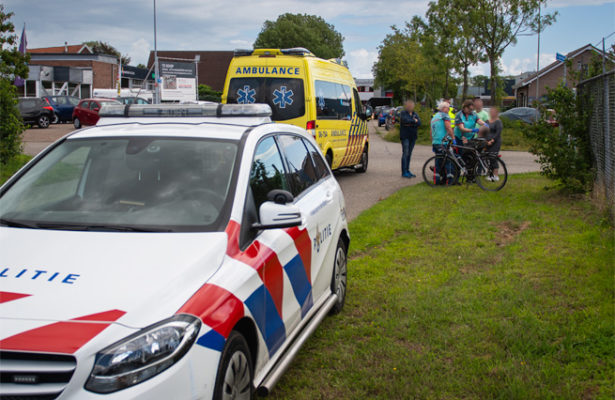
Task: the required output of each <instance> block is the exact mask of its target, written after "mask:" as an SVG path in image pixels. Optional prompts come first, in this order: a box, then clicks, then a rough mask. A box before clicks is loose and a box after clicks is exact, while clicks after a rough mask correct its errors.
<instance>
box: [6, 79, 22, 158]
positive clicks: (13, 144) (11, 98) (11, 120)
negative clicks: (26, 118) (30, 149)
mask: <svg viewBox="0 0 615 400" xmlns="http://www.w3.org/2000/svg"><path fill="white" fill-rule="evenodd" d="M24 129H25V127H24V124H23V122H22V121H21V116H20V114H19V110H18V109H17V92H16V90H15V86H13V84H12V83H11V82H10V81H9V80H8V79H4V78H3V79H0V165H5V164H7V163H8V162H9V160H11V159H13V158H14V157H15V156H17V155H18V154H19V153H21V133H22V132H23V131H24Z"/></svg>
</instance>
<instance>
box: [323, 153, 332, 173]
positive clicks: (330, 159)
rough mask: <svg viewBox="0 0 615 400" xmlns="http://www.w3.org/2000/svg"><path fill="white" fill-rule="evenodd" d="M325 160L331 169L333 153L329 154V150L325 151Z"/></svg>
mask: <svg viewBox="0 0 615 400" xmlns="http://www.w3.org/2000/svg"><path fill="white" fill-rule="evenodd" d="M325 161H326V162H327V165H328V166H329V168H331V169H333V154H331V152H330V151H328V152H327V155H326V156H325Z"/></svg>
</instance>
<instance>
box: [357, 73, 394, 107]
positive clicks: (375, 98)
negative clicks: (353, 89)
mask: <svg viewBox="0 0 615 400" xmlns="http://www.w3.org/2000/svg"><path fill="white" fill-rule="evenodd" d="M354 81H355V84H356V85H357V91H358V92H359V98H360V99H361V102H362V103H363V104H367V105H370V106H373V107H375V106H381V105H390V104H391V102H392V101H393V91H391V90H384V89H383V88H381V87H378V86H376V85H375V83H374V79H359V78H354Z"/></svg>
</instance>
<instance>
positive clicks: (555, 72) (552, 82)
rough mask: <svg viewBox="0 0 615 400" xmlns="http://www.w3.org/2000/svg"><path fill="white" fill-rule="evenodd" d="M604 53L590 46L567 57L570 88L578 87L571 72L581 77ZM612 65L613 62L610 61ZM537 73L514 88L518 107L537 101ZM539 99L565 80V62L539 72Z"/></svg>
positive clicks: (556, 62) (528, 105)
mask: <svg viewBox="0 0 615 400" xmlns="http://www.w3.org/2000/svg"><path fill="white" fill-rule="evenodd" d="M602 55H603V53H602V51H601V50H599V49H597V48H596V47H594V46H592V45H591V44H588V45H586V46H583V47H581V48H578V49H576V50H574V51H571V52H570V53H568V54H567V55H566V58H567V60H570V62H571V64H572V65H571V68H570V69H572V70H573V71H570V70H568V71H567V73H566V74H567V75H568V77H567V84H568V86H576V83H577V82H576V81H575V80H574V75H576V74H571V72H581V75H583V74H585V73H587V71H588V68H589V65H590V64H591V62H592V60H593V58H594V57H602ZM609 63H611V61H609ZM536 78H537V75H536V73H533V74H530V75H529V77H527V78H526V79H524V80H522V81H521V82H519V83H517V84H516V85H515V86H514V87H513V88H514V90H515V98H516V101H517V106H518V107H530V106H531V105H532V103H533V102H534V100H536ZM538 78H539V79H538V97H539V98H543V97H544V96H546V94H547V88H555V87H557V85H559V84H560V82H562V81H563V79H564V62H562V61H555V62H553V63H551V64H549V65H547V66H546V67H544V68H543V69H541V70H540V71H539V72H538Z"/></svg>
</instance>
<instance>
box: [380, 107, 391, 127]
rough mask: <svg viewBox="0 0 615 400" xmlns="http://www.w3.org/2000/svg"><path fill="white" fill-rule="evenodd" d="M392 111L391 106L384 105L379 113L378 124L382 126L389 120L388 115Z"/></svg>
mask: <svg viewBox="0 0 615 400" xmlns="http://www.w3.org/2000/svg"><path fill="white" fill-rule="evenodd" d="M389 111H391V107H382V108H381V109H380V112H379V113H378V126H382V125H384V124H386V122H387V115H388V114H389Z"/></svg>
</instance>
